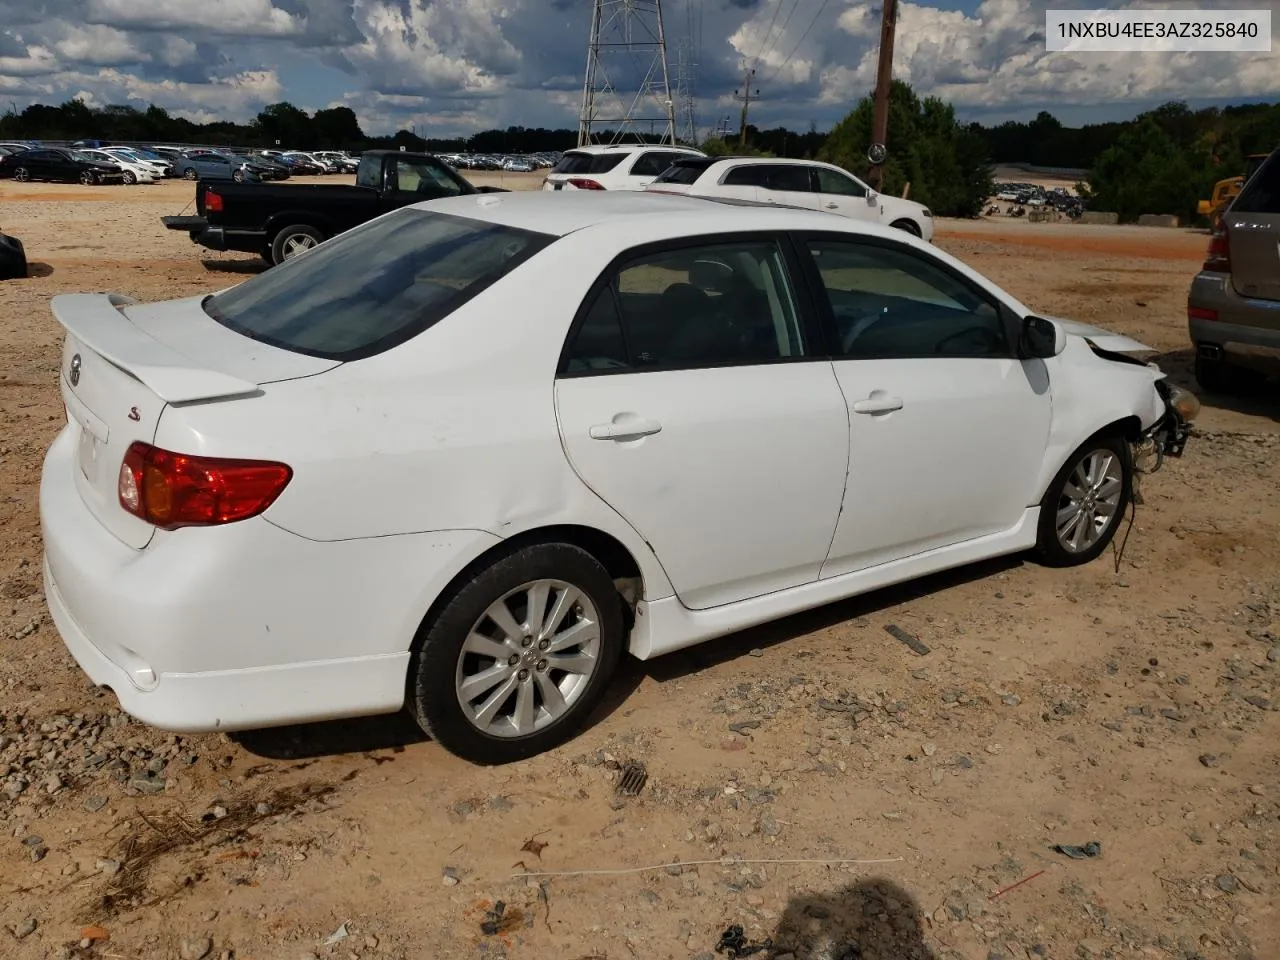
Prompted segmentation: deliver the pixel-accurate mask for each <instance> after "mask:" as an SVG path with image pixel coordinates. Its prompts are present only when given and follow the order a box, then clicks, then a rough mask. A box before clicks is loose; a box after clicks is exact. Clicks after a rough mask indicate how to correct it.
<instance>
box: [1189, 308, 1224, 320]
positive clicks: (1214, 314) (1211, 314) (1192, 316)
mask: <svg viewBox="0 0 1280 960" xmlns="http://www.w3.org/2000/svg"><path fill="white" fill-rule="evenodd" d="M1187 319H1188V320H1213V321H1217V319H1218V311H1217V310H1206V309H1205V308H1204V307H1187Z"/></svg>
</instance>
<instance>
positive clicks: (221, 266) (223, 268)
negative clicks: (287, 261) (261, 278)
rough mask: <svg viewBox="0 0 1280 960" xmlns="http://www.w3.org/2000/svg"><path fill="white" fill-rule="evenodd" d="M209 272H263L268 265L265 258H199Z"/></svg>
mask: <svg viewBox="0 0 1280 960" xmlns="http://www.w3.org/2000/svg"><path fill="white" fill-rule="evenodd" d="M200 262H201V263H202V264H204V268H205V269H206V270H208V271H209V272H210V273H244V274H249V275H253V274H257V273H263V272H264V271H265V270H267V269H268V268H269V266H270V264H268V263H267V262H266V261H265V260H262V259H257V260H201V261H200Z"/></svg>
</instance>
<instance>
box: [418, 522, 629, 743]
mask: <svg viewBox="0 0 1280 960" xmlns="http://www.w3.org/2000/svg"><path fill="white" fill-rule="evenodd" d="M624 641H625V626H624V621H623V615H622V599H621V597H620V596H619V594H618V592H617V590H616V588H615V587H614V584H613V581H612V579H610V577H609V574H608V572H607V571H606V570H605V569H604V567H602V566H601V565H600V563H599V562H598V561H597V560H596V559H595V558H594V557H593V556H591V555H590V554H589V553H587V552H586V551H585V550H582V549H580V548H578V547H575V546H571V545H569V544H563V543H548V544H538V545H534V546H530V547H525V548H523V549H520V550H517V551H515V552H513V553H511V554H508V555H507V556H505V557H503V558H501V559H499V560H497V561H496V562H494V563H493V564H492V565H490V566H489V567H487V568H485V569H484V570H482V571H481V572H480V573H478V574H477V575H476V576H474V577H472V578H471V579H469V580H467V581H466V582H465V583H463V584H462V585H461V586H460V587H458V588H457V589H456V590H455V591H454V592H453V593H452V595H450V596H449V597H448V598H447V599H446V600H445V602H444V605H443V606H442V607H441V609H440V610H439V612H438V614H436V615H435V616H434V617H432V618H431V620H430V621H429V622H428V623H424V624H423V627H422V628H421V630H420V631H419V635H418V638H417V640H416V641H415V645H414V646H415V649H414V653H413V658H412V660H411V662H410V668H409V697H408V699H409V704H410V707H411V709H412V711H413V714H414V716H415V718H416V719H417V721H418V724H419V725H420V726H421V727H422V729H423V730H424V731H426V733H427V734H428V735H429V736H431V737H432V738H433V739H435V740H436V741H437V742H438V743H439V744H440V745H441V746H442V747H444V748H445V749H446V750H448V751H449V752H450V753H452V754H454V755H455V756H458V757H461V758H463V759H464V760H468V761H471V762H472V763H479V764H502V763H510V762H512V761H516V760H523V759H526V758H527V757H532V756H534V755H536V754H539V753H543V752H545V751H547V750H550V749H551V748H553V747H556V746H559V745H560V744H562V743H564V742H565V741H567V740H569V739H571V738H572V737H574V736H575V735H576V734H577V733H578V732H579V731H580V730H581V729H582V727H583V726H584V725H585V723H586V722H587V719H588V718H589V717H590V715H591V712H592V711H593V710H594V709H595V708H596V706H597V705H598V704H599V703H600V700H601V698H602V697H603V696H604V694H605V692H606V690H607V688H608V685H609V681H610V679H611V678H612V676H613V673H614V671H615V669H616V668H617V665H618V660H619V659H620V657H621V655H622V648H623V644H624Z"/></svg>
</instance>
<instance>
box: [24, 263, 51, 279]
mask: <svg viewBox="0 0 1280 960" xmlns="http://www.w3.org/2000/svg"><path fill="white" fill-rule="evenodd" d="M51 276H53V267H52V266H50V265H49V264H47V263H41V262H39V261H37V260H33V261H30V262H28V263H27V279H29V280H36V279H41V278H44V277H51Z"/></svg>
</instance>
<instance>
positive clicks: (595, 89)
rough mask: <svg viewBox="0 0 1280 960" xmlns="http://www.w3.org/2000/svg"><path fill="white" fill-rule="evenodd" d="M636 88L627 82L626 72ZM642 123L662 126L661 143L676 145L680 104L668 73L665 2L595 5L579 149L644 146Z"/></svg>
mask: <svg viewBox="0 0 1280 960" xmlns="http://www.w3.org/2000/svg"><path fill="white" fill-rule="evenodd" d="M628 65H630V66H632V67H634V68H636V70H635V76H634V77H633V78H629V79H633V80H634V81H635V82H634V83H624V82H623V80H622V78H623V77H624V76H625V75H626V67H627V66H628ZM641 124H652V125H653V129H655V132H656V130H657V128H658V127H659V125H660V127H661V130H662V134H661V137H660V140H659V142H662V143H670V144H672V145H673V146H674V145H675V142H676V105H675V101H674V100H673V99H672V94H671V78H670V76H669V73H668V68H667V40H666V34H665V32H664V30H663V25H662V0H592V11H591V37H590V40H589V41H588V44H587V75H586V78H585V80H584V82H583V85H582V112H581V113H580V114H579V116H578V146H584V145H586V144H589V143H604V142H608V143H622V142H624V141H625V140H627V139H628V138H630V139H633V140H635V141H637V142H640V143H644V142H646V141H647V140H648V139H649V138H647V137H646V136H645V135H644V134H643V132H642V130H641V126H640V125H641Z"/></svg>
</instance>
